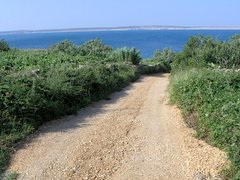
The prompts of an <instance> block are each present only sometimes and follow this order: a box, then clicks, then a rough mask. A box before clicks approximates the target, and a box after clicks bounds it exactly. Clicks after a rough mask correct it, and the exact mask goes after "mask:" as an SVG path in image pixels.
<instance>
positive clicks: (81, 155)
mask: <svg viewBox="0 0 240 180" xmlns="http://www.w3.org/2000/svg"><path fill="white" fill-rule="evenodd" d="M168 76H169V75H168V74H163V75H155V76H145V77H142V78H141V79H140V80H139V81H138V82H136V83H133V84H132V85H130V86H128V87H127V88H125V89H124V90H123V91H121V92H117V93H114V94H113V95H112V96H111V100H109V101H105V100H104V101H100V102H97V103H93V104H92V105H90V106H89V107H87V108H85V109H82V110H81V111H80V112H79V113H78V114H77V115H76V116H70V117H67V118H63V119H61V120H56V121H53V122H50V123H47V124H46V125H44V126H42V127H41V128H40V129H39V131H38V132H37V133H35V134H34V135H32V136H30V137H29V138H28V140H27V142H25V143H24V144H23V143H21V144H20V145H19V149H18V150H17V151H16V153H15V155H14V157H13V159H12V162H11V165H10V168H9V170H10V171H16V172H18V173H19V174H20V175H19V177H18V179H24V180H25V179H26V180H27V179H39V180H46V179H117V180H118V179H123V180H125V179H137V180H138V179H146V180H147V179H184V180H185V179H219V176H218V173H219V171H221V168H222V166H223V164H224V163H225V162H226V155H225V154H224V153H223V152H221V151H220V150H218V149H217V148H213V147H211V146H209V145H208V144H206V143H205V142H203V141H201V140H198V139H196V138H194V131H193V130H192V129H189V128H187V127H186V125H185V123H184V121H183V119H182V117H181V113H180V111H179V110H178V109H177V108H176V107H174V106H170V105H169V104H168V93H167V87H168V83H169V80H168Z"/></svg>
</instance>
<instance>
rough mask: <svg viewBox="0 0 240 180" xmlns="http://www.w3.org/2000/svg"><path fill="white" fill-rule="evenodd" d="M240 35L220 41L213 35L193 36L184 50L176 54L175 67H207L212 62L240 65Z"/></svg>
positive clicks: (224, 64) (223, 66)
mask: <svg viewBox="0 0 240 180" xmlns="http://www.w3.org/2000/svg"><path fill="white" fill-rule="evenodd" d="M239 50H240V36H233V37H232V38H231V39H230V40H229V41H226V42H224V41H219V40H216V39H213V38H212V37H203V36H196V37H191V38H190V39H189V41H188V42H187V44H186V45H185V47H184V49H183V51H181V52H179V53H177V54H176V56H175V57H174V60H173V63H172V66H173V68H177V69H179V68H181V69H184V68H185V67H189V66H191V67H207V66H209V65H211V64H215V65H219V66H220V67H222V68H233V67H235V68H239V67H240V51H239Z"/></svg>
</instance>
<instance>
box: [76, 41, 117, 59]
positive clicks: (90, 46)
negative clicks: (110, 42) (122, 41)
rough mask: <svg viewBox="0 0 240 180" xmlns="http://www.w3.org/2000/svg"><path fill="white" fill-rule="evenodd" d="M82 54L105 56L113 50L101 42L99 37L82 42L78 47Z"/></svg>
mask: <svg viewBox="0 0 240 180" xmlns="http://www.w3.org/2000/svg"><path fill="white" fill-rule="evenodd" d="M79 50H80V55H82V56H98V57H102V58H105V57H107V56H108V55H109V53H110V52H112V51H113V48H112V47H110V46H107V45H105V44H103V42H102V41H101V40H100V39H95V40H91V41H88V42H86V43H84V44H83V45H82V46H80V47H79Z"/></svg>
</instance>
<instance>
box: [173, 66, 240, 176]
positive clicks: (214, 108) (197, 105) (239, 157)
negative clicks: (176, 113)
mask: <svg viewBox="0 0 240 180" xmlns="http://www.w3.org/2000/svg"><path fill="white" fill-rule="evenodd" d="M170 89H171V92H170V93H171V101H172V102H175V103H177V104H178V105H179V107H180V108H181V109H182V110H183V113H184V115H185V116H189V115H191V114H193V113H194V114H197V118H196V119H195V121H196V122H195V123H194V124H195V128H196V131H197V136H198V137H200V138H204V139H205V140H207V141H208V142H209V143H211V144H213V145H215V146H217V147H219V148H222V149H224V150H225V151H227V152H228V155H229V159H230V160H231V162H232V167H231V169H230V171H229V174H228V175H227V176H229V177H230V178H232V179H240V126H239V125H240V116H239V115H240V93H239V92H240V73H239V72H235V71H234V70H232V71H231V72H225V71H222V70H218V71H217V70H207V69H203V70H201V69H199V70H197V69H195V70H190V71H182V72H180V71H178V72H176V73H175V74H174V75H172V77H171V88H170Z"/></svg>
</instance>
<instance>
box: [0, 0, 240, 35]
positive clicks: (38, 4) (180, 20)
mask: <svg viewBox="0 0 240 180" xmlns="http://www.w3.org/2000/svg"><path fill="white" fill-rule="evenodd" d="M239 8H240V1H239V0H201V1H200V0H195V1H194V0H147V1H144V0H118V1H116V0H115V1H114V0H38V1H34V0H0V14H1V15H0V31H8V30H36V29H61V28H81V27H114V26H134V25H140V26H141V25H175V26H240V10H239Z"/></svg>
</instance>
